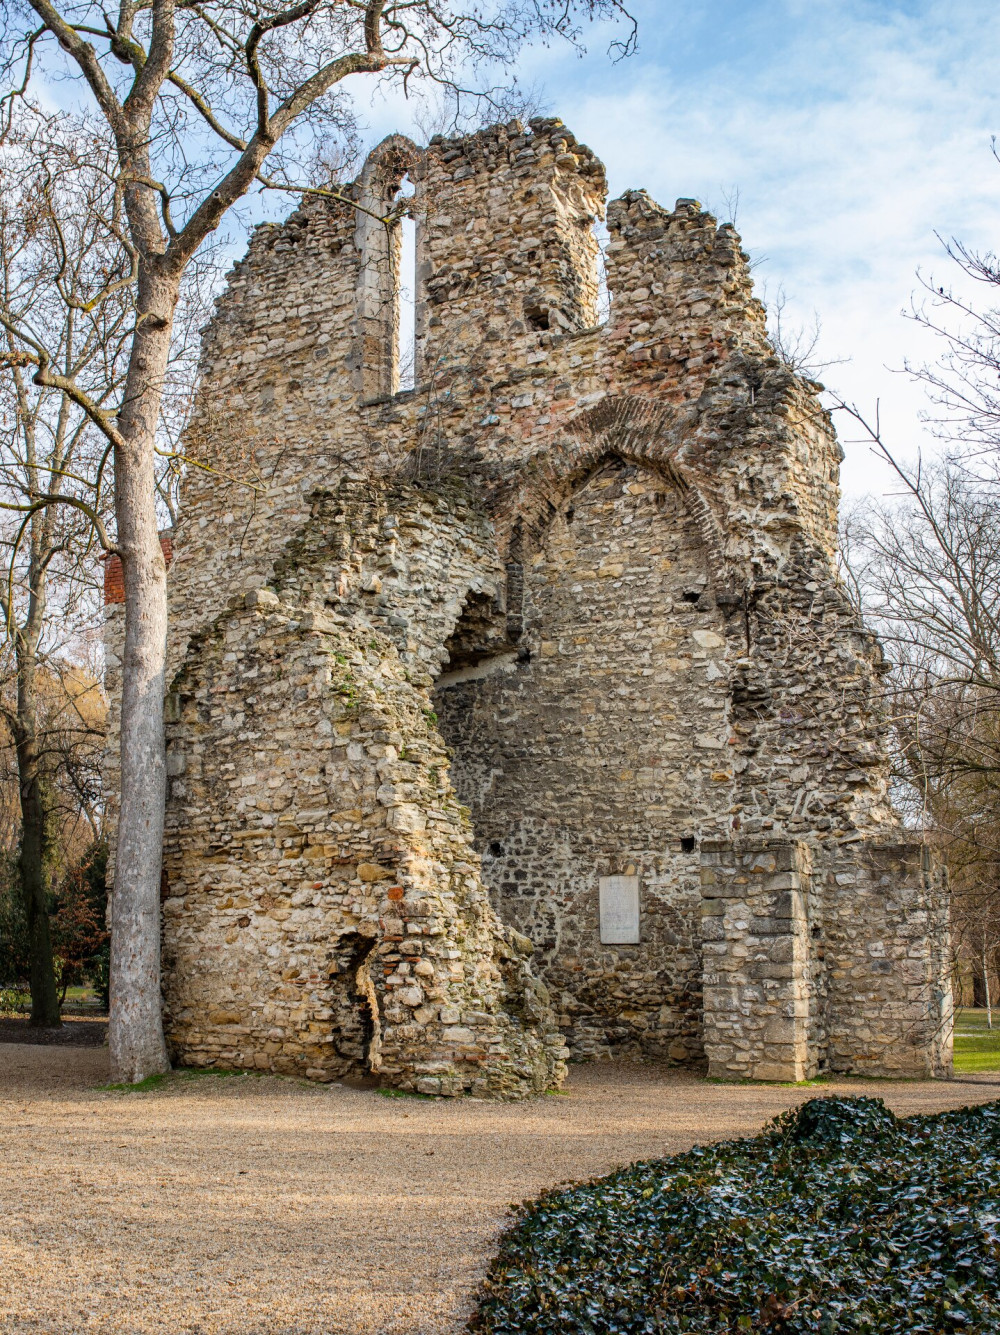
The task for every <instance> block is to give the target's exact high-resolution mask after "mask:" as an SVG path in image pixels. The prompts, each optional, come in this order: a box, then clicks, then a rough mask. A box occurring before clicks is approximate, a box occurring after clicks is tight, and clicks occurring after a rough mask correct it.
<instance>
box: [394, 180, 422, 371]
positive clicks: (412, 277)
mask: <svg viewBox="0 0 1000 1335" xmlns="http://www.w3.org/2000/svg"><path fill="white" fill-rule="evenodd" d="M413 193H414V186H413V182H412V181H411V180H410V178H409V176H406V177H404V178H403V182H402V185H401V186H400V188H399V195H398V196H397V198H412V196H413ZM399 228H400V233H401V236H402V247H401V249H400V259H399V274H398V276H397V283H396V302H397V305H398V318H397V320H396V331H397V333H396V337H397V340H398V347H397V349H396V365H397V367H398V384H399V388H400V389H401V390H405V389H413V387H414V385H415V384H416V311H417V224H416V220H415V219H414V218H412V217H410V216H406V217H404V218H402V219H401V220H400V223H399Z"/></svg>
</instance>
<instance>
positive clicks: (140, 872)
mask: <svg viewBox="0 0 1000 1335" xmlns="http://www.w3.org/2000/svg"><path fill="white" fill-rule="evenodd" d="M177 292H178V285H177V283H176V282H172V281H171V280H168V279H164V278H163V277H162V276H158V275H151V274H149V273H148V272H147V273H146V274H145V275H144V276H143V278H142V279H141V280H140V288H139V302H138V310H139V314H138V318H137V321H136V332H135V338H134V343H133V346H132V352H131V356H130V359H129V371H128V379H127V382H126V388H125V398H124V404H123V407H122V410H121V412H120V414H119V416H118V426H119V430H120V432H121V436H122V440H123V444H120V445H119V446H118V448H117V449H116V450H115V517H116V520H117V525H118V546H119V548H120V550H121V559H122V572H123V575H124V581H125V651H124V657H123V662H122V702H121V810H120V813H119V819H118V848H117V857H116V860H115V879H114V891H113V897H112V907H111V1010H110V1024H109V1041H110V1047H111V1069H112V1074H113V1078H114V1079H116V1080H123V1081H127V1082H129V1083H134V1082H136V1081H139V1080H143V1079H145V1077H146V1076H148V1075H153V1074H156V1073H158V1072H160V1071H166V1070H169V1069H170V1062H169V1060H168V1058H167V1049H166V1044H165V1043H164V1039H163V1023H162V1018H161V1014H160V867H161V860H162V846H163V814H164V813H163V808H164V798H165V794H166V762H165V756H164V741H163V692H164V673H165V669H166V648H167V571H166V565H165V562H164V559H163V552H162V550H161V548H160V539H159V530H158V525H157V517H156V487H155V477H154V461H155V449H154V447H155V439H156V426H157V420H158V417H159V411H160V398H161V394H162V387H163V378H164V374H165V371H166V367H167V358H168V354H169V348H170V330H171V324H172V320H173V312H174V306H175V304H176V301H177Z"/></svg>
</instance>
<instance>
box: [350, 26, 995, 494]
mask: <svg viewBox="0 0 1000 1335" xmlns="http://www.w3.org/2000/svg"><path fill="white" fill-rule="evenodd" d="M633 11H634V12H635V13H636V14H637V16H638V18H639V25H640V26H639V49H638V51H637V53H636V54H635V55H634V56H633V57H632V58H631V59H629V60H627V61H624V62H619V63H618V64H614V63H612V62H611V61H609V59H608V57H607V54H606V49H607V45H608V41H609V39H610V35H611V34H610V33H609V32H607V31H600V30H591V32H590V33H589V35H588V47H589V50H588V54H587V55H586V56H585V57H584V58H583V59H582V60H581V59H579V58H578V57H577V56H575V55H574V54H573V53H572V52H571V51H569V50H565V49H561V48H550V49H548V50H545V49H537V50H531V51H528V52H526V53H525V58H524V60H523V62H522V67H521V69H520V71H519V75H520V78H521V80H522V82H524V83H526V84H531V83H537V84H540V85H542V87H543V90H544V96H545V101H546V103H547V109H548V110H549V111H551V112H552V113H553V114H556V115H559V116H561V117H562V119H563V120H564V121H566V123H567V124H568V125H569V126H570V128H571V129H572V130H573V131H574V132H575V133H576V134H577V136H578V137H579V138H580V139H582V140H584V141H585V142H586V143H588V144H589V145H590V146H591V147H592V148H593V149H594V150H595V151H596V152H597V153H598V155H599V156H600V157H601V158H602V159H603V160H604V162H605V163H606V165H607V168H608V176H609V180H610V186H611V191H612V194H613V195H615V194H620V193H621V192H622V191H623V190H625V189H628V188H630V187H637V186H644V187H645V188H646V189H648V190H649V192H650V193H651V194H652V195H653V196H654V197H655V198H657V199H658V200H659V201H660V202H661V203H663V204H667V205H670V204H672V203H673V201H674V200H675V199H676V198H678V197H679V196H694V197H695V198H698V199H700V200H701V201H702V202H703V203H704V204H705V205H706V206H708V207H711V208H712V209H713V211H716V212H717V213H718V214H719V216H720V217H722V218H726V217H728V216H729V215H730V208H731V204H732V201H733V199H734V197H735V195H736V194H737V192H738V198H739V205H738V212H737V218H736V222H737V226H738V227H739V229H740V232H741V233H742V235H743V239H744V245H745V246H746V248H747V249H748V250H749V252H750V253H751V255H752V257H753V258H754V259H755V260H756V261H757V267H756V269H755V279H756V281H757V284H758V288H759V289H766V292H765V295H767V296H773V295H774V294H775V292H776V291H777V290H778V288H779V287H781V288H783V289H784V291H785V294H786V298H787V306H786V320H790V321H791V322H792V323H793V324H799V325H809V324H811V323H812V321H813V318H814V315H816V316H818V317H819V320H820V323H821V327H822V333H821V350H820V355H821V356H822V357H823V358H824V359H831V360H832V359H836V358H845V357H849V358H850V359H851V360H850V361H849V362H847V363H845V364H843V365H837V366H832V367H830V368H829V369H828V370H827V371H826V372H825V375H824V378H825V379H826V381H827V383H829V384H830V385H831V386H833V387H835V388H836V389H837V390H838V391H839V392H840V393H841V394H842V395H843V397H845V398H847V399H850V400H855V401H857V402H858V404H859V406H861V407H863V408H864V409H865V410H867V411H873V410H874V406H875V402H876V400H879V401H880V405H881V413H882V421H883V425H884V427H885V428H886V432H887V435H888V436H889V437H890V438H891V439H892V441H893V442H894V443H895V445H896V446H897V448H899V450H900V451H901V452H902V453H913V452H914V451H915V450H916V449H917V448H918V447H921V446H922V447H923V448H934V445H933V442H932V440H931V438H930V437H929V434H928V433H927V430H926V428H924V427H923V426H922V425H921V423H920V421H919V420H918V415H919V412H920V409H921V407H922V406H923V403H924V399H923V393H922V390H920V388H919V387H917V386H914V385H913V384H912V383H911V382H910V381H909V380H908V378H907V377H906V376H905V375H903V374H900V373H899V368H901V367H902V365H903V362H904V360H906V359H907V358H909V359H910V360H911V361H914V360H915V361H919V360H923V359H926V358H929V357H933V356H934V355H935V350H936V349H935V344H934V342H933V341H932V340H930V339H929V338H928V337H927V336H926V335H925V334H924V333H923V332H922V331H921V330H919V329H918V328H917V327H916V326H914V325H913V323H912V322H909V321H907V320H906V319H904V318H903V316H902V314H901V312H902V311H903V309H904V308H906V307H908V306H909V304H910V298H911V294H912V293H913V292H914V290H915V288H916V286H917V279H916V273H917V271H918V270H921V271H922V272H923V273H925V274H928V275H930V274H933V275H934V277H935V278H936V279H937V280H938V281H940V282H941V283H945V284H948V283H949V282H953V281H954V280H955V277H956V275H955V273H954V272H953V271H952V269H951V267H950V265H949V262H948V261H947V260H946V259H945V258H944V257H943V254H942V250H941V246H940V243H939V241H938V240H937V239H936V237H935V232H937V233H941V234H943V235H945V236H953V235H956V236H958V237H960V238H961V239H962V240H963V241H965V242H966V243H967V244H969V245H972V246H974V247H979V248H981V249H992V248H1000V165H998V164H997V163H996V162H995V161H994V159H993V157H992V156H991V147H990V140H991V135H993V134H994V133H1000V98H998V89H1000V5H997V4H996V3H995V0H989V2H987V0H952V2H951V3H941V2H940V0H926V2H925V3H911V4H886V3H876V2H875V0H813V2H812V3H808V4H807V3H800V2H799V0H744V2H743V3H735V2H724V0H715V2H714V3H713V2H709V3H704V4H701V5H691V4H683V5H682V4H674V3H669V2H667V0H636V3H634V4H633ZM401 110H402V108H399V109H398V111H401ZM398 111H397V110H396V109H395V108H394V109H390V108H387V107H378V106H376V107H373V109H372V130H373V133H374V132H377V133H379V134H380V133H382V132H384V131H387V130H388V129H389V128H392V127H391V126H390V121H391V120H393V119H396V118H398ZM400 128H402V127H400ZM983 295H985V294H983ZM840 430H841V434H842V437H843V438H845V439H844V443H845V448H846V450H847V460H846V462H845V468H844V477H843V481H844V488H845V492H847V493H848V494H852V493H853V494H857V493H861V492H864V491H867V490H875V491H881V490H882V489H883V488H884V487H887V486H889V479H888V477H887V475H886V474H885V472H884V470H883V468H882V466H881V465H879V464H878V463H877V462H876V461H875V460H874V459H873V458H872V457H871V455H870V452H869V450H868V448H867V446H865V445H863V444H861V443H860V442H859V443H852V442H853V437H855V436H856V435H857V434H858V433H857V431H856V430H854V431H852V430H851V429H850V428H849V426H847V425H846V423H842V424H841V427H840Z"/></svg>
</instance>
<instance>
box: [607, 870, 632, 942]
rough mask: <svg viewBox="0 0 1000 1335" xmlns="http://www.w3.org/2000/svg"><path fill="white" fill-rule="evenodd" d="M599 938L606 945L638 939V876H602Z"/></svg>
mask: <svg viewBox="0 0 1000 1335" xmlns="http://www.w3.org/2000/svg"><path fill="white" fill-rule="evenodd" d="M600 897H601V940H602V941H603V942H604V943H605V945H609V946H627V945H636V944H637V943H638V940H639V878H638V876H602V877H601V879H600Z"/></svg>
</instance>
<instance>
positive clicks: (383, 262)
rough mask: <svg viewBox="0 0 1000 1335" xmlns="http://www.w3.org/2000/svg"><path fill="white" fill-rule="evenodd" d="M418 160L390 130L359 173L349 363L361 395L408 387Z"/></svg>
mask: <svg viewBox="0 0 1000 1335" xmlns="http://www.w3.org/2000/svg"><path fill="white" fill-rule="evenodd" d="M417 158H418V150H417V149H416V148H415V147H414V145H413V144H411V143H410V141H409V140H405V139H402V138H400V137H398V136H393V137H392V138H391V139H388V140H385V141H384V142H383V143H382V144H380V145H379V146H378V148H377V149H375V150H374V152H373V153H372V154H371V155H370V156H369V158H368V161H367V162H366V163H365V167H364V170H363V172H362V174H361V180H360V186H361V197H360V201H359V202H360V204H361V208H360V209H359V210H358V222H357V231H356V237H355V244H356V245H357V248H358V251H359V254H360V259H361V264H360V271H359V279H358V304H357V312H358V317H359V319H358V334H359V342H358V346H357V354H356V356H357V363H356V365H357V368H358V374H359V377H360V380H359V389H360V391H361V396H362V398H363V399H365V400H372V399H379V398H384V397H386V396H387V395H391V394H396V393H398V391H399V390H400V389H409V388H412V387H413V384H414V382H415V380H416V375H415V360H416V358H415V356H414V346H415V338H414V326H415V324H416V319H415V316H416V270H417V256H416V252H417V248H418V238H417V227H416V224H415V221H414V218H413V215H412V212H411V209H412V205H411V200H413V198H414V196H415V187H414V183H413V180H412V179H411V177H410V176H409V175H408V173H409V171H410V169H411V166H412V165H413V164H414V163H415V161H416V160H417Z"/></svg>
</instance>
